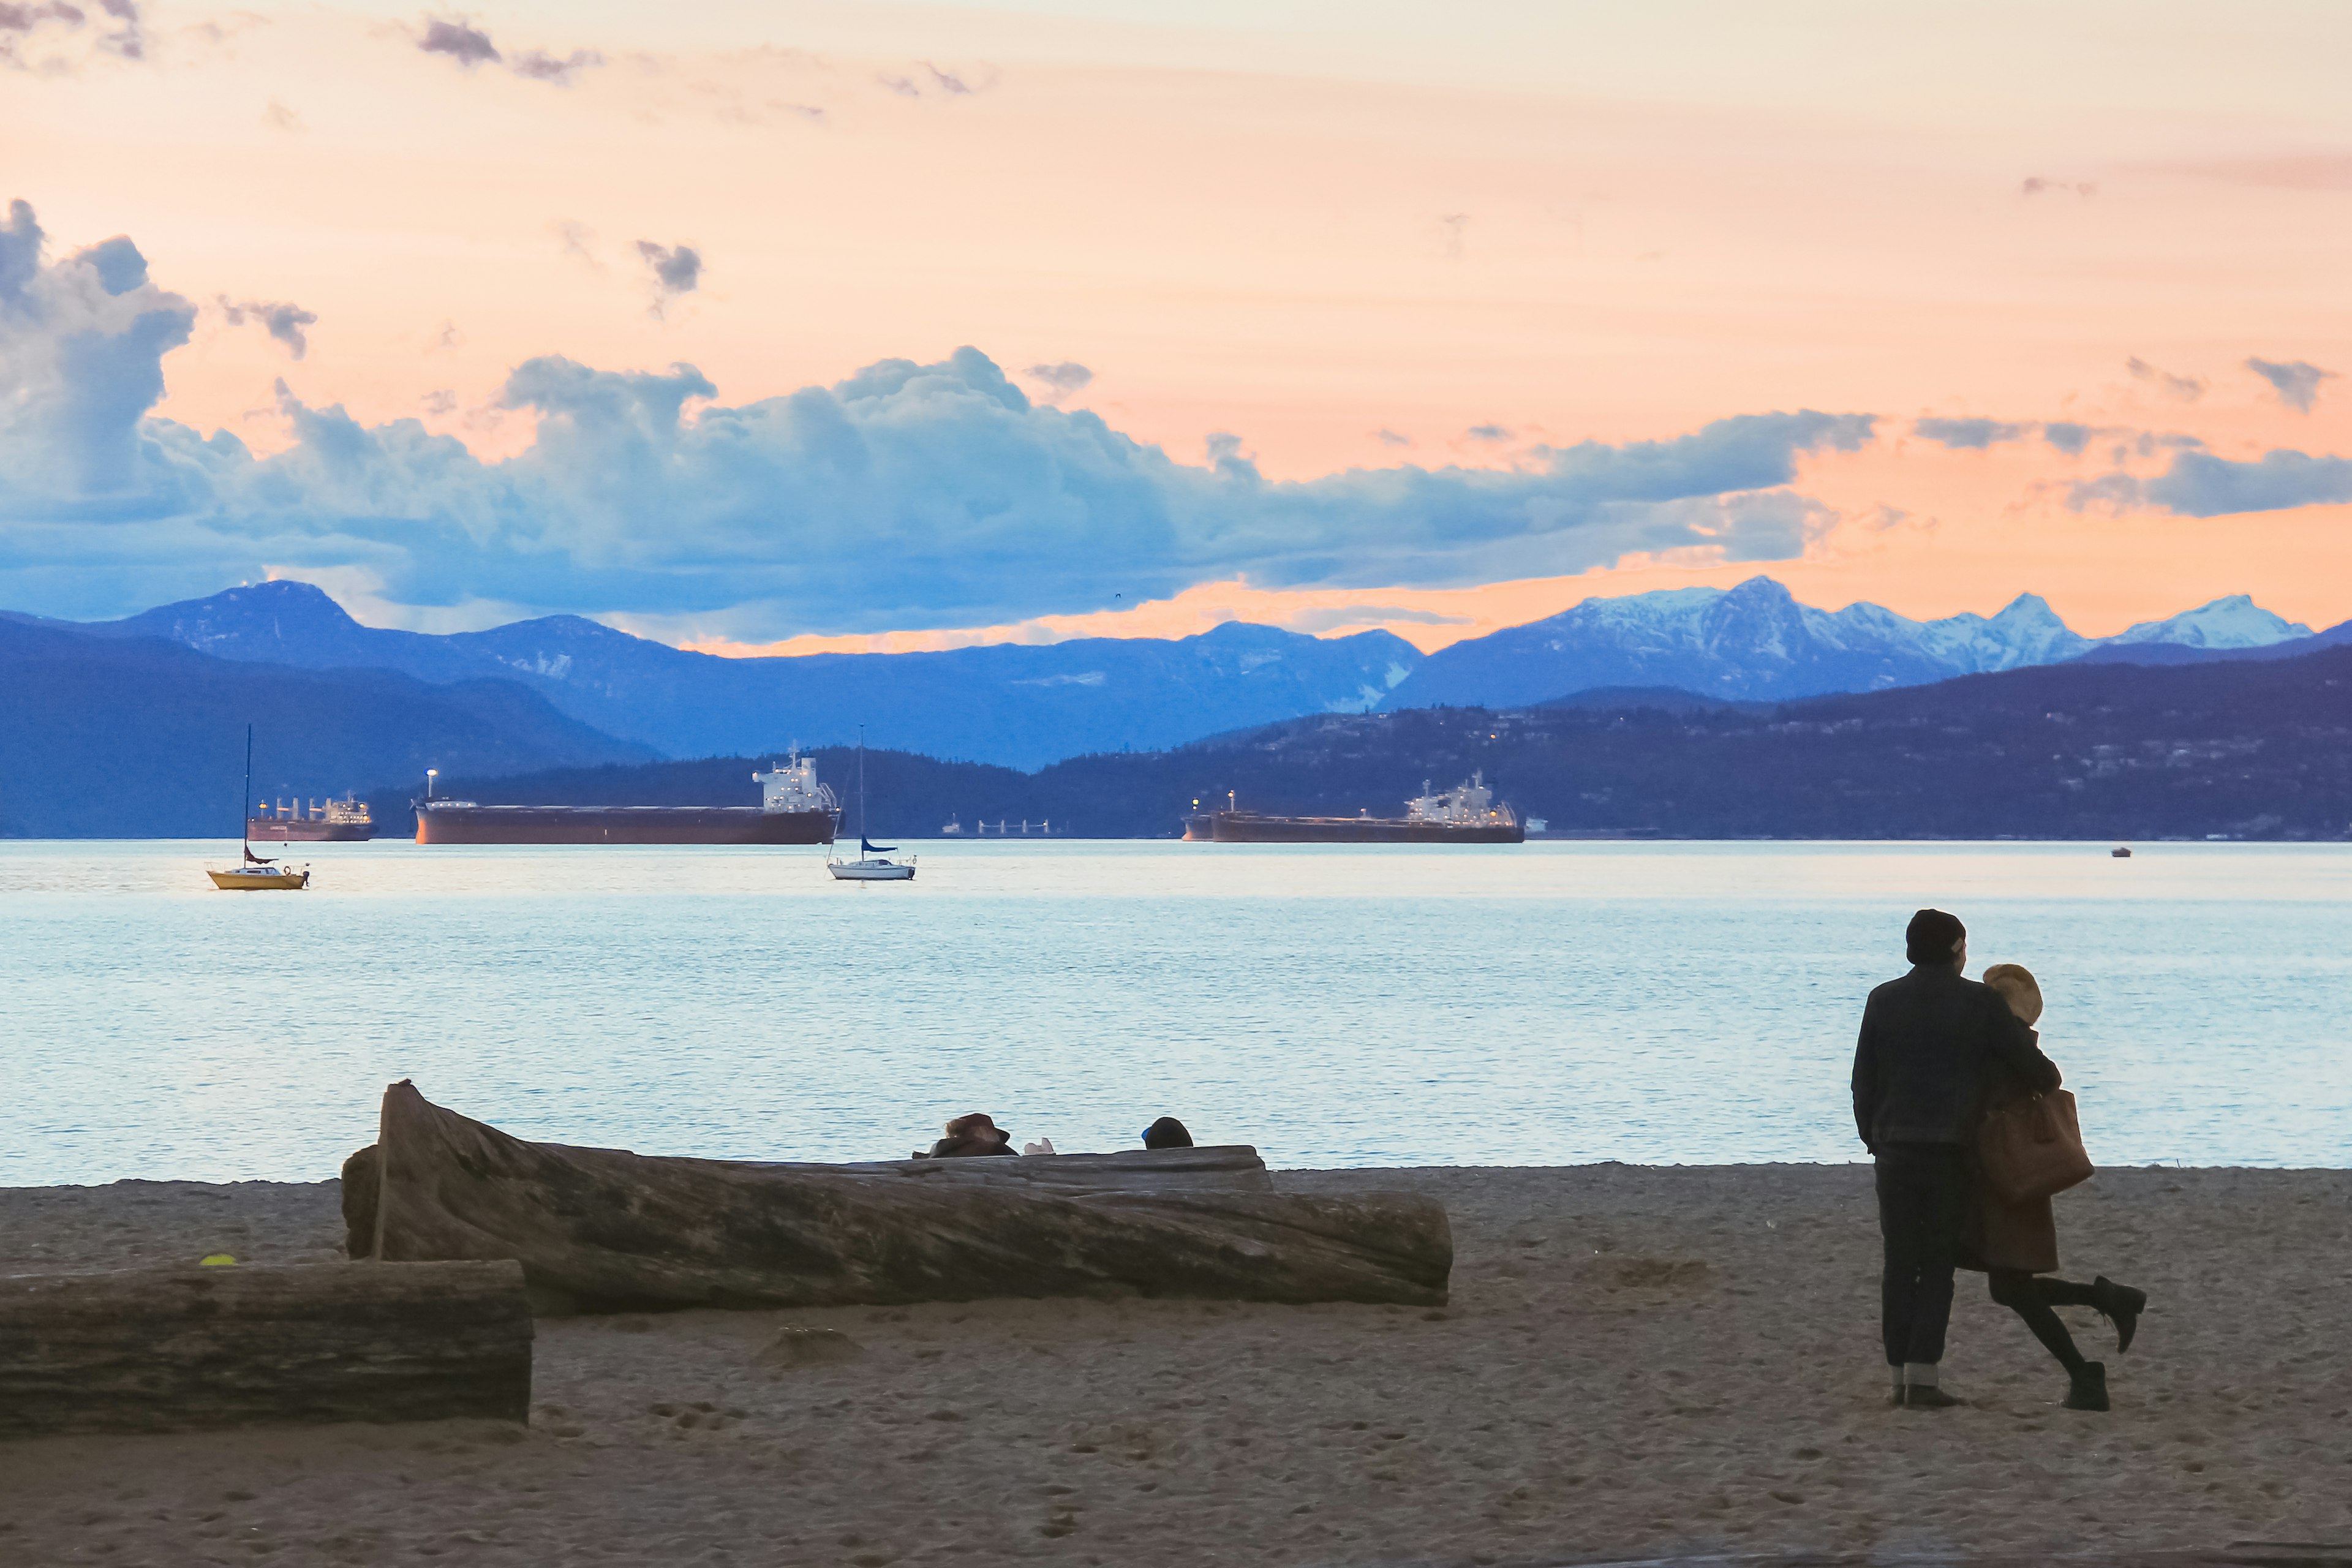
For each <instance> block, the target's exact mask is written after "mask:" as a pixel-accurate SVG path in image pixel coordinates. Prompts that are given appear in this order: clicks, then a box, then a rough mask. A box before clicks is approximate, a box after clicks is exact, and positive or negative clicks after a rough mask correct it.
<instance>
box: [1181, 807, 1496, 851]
mask: <svg viewBox="0 0 2352 1568" xmlns="http://www.w3.org/2000/svg"><path fill="white" fill-rule="evenodd" d="M1210 826H1211V834H1210V837H1213V838H1214V840H1215V841H1216V842H1217V843H1219V844H1521V843H1525V842H1526V841H1527V830H1526V829H1525V828H1523V827H1521V826H1519V825H1518V824H1517V823H1516V822H1512V823H1480V824H1476V825H1465V826H1452V825H1449V824H1446V823H1442V822H1415V821H1413V820H1412V818H1410V817H1402V816H1259V815H1257V814H1256V813H1255V812H1249V811H1221V812H1219V813H1217V815H1216V817H1215V819H1214V820H1213V822H1212V823H1211V825H1210ZM1184 836H1185V837H1187V838H1190V837H1192V833H1191V831H1189V828H1188V831H1187V832H1186V833H1185V835H1184Z"/></svg>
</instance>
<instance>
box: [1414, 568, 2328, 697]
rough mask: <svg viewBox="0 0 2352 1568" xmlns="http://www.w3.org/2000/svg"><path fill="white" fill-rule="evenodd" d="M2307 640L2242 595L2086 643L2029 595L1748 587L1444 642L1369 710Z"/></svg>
mask: <svg viewBox="0 0 2352 1568" xmlns="http://www.w3.org/2000/svg"><path fill="white" fill-rule="evenodd" d="M2309 635H2310V628H2309V627H2308V626H2301V625H2298V624H2296V623H2294V622H2291V621H2287V620H2284V619H2282V618H2281V617H2279V616H2274V615H2273V614H2271V613H2270V612H2269V611H2268V610H2264V609H2261V608H2259V607H2257V606H2256V605H2254V604H2253V603H2252V600H2250V599H2248V598H2247V597H2246V596H2245V595H2242V594H2241V595H2232V596H2231V597H2229V598H2225V599H2216V600H2214V601H2213V602H2212V603H2211V604H2210V605H2203V606H2200V608H2198V609H2194V610H2189V611H2188V612H2186V613H2184V614H2181V615H2178V616H2173V617H2172V618H2170V619H2169V620H2163V621H2149V622H2146V623H2143V624H2142V625H2139V626H2133V627H2132V628H2131V629H2130V630H2128V631H2126V632H2124V633H2121V634H2120V635H2118V636H2117V637H2112V638H2106V639H2093V638H2090V637H2083V636H2081V635H2080V634H2078V633H2076V632H2074V631H2073V630H2071V629H2070V628H2069V627H2068V626H2067V625H2066V623H2065V622H2064V621H2063V620H2061V619H2059V618H2058V615H2057V612H2055V611H2054V610H2053V609H2051V607H2050V606H2049V605H2048V604H2047V603H2045V602H2044V601H2043V600H2042V597H2041V596H2040V595H2034V594H2021V595H2018V596H2017V597H2016V598H2015V599H2014V600H2012V601H2011V602H2010V604H2009V605H2008V606H2007V607H2006V608H2004V609H2003V610H2001V611H2000V614H1998V615H1995V616H1979V615H1961V616H1948V617H1947V618H1945V619H1943V620H1937V621H1915V620H1913V619H1911V618H1910V617H1909V616H1899V615H1896V614H1895V612H1894V611H1892V610H1889V609H1885V608H1884V607H1882V606H1880V605H1869V604H1855V605H1847V606H1846V607H1845V608H1844V609H1843V610H1835V611H1830V610H1817V609H1814V608H1813V607H1812V606H1811V605H1801V604H1799V603H1797V601H1796V599H1795V598H1794V597H1792V596H1791V595H1790V593H1789V590H1788V589H1787V588H1785V587H1783V586H1782V585H1781V584H1779V583H1776V582H1774V581H1773V580H1772V579H1771V578H1769V577H1751V578H1749V579H1748V581H1747V582H1745V583H1742V584H1739V585H1738V587H1736V588H1731V589H1722V588H1669V589H1663V590H1660V591H1658V592H1655V593H1649V594H1632V595H1623V596H1622V597H1618V598H1593V599H1587V600H1585V601H1584V602H1583V603H1582V604H1580V605H1576V606H1574V607H1573V608H1571V609H1569V610H1565V611H1563V612H1561V613H1560V614H1559V615H1557V616H1550V617H1549V618H1548V619H1545V620H1540V621H1534V622H1530V623H1529V624H1528V625H1526V626H1510V627H1507V628H1506V629H1504V630H1502V631H1499V632H1495V633H1493V634H1491V635H1489V636H1486V637H1475V638H1471V639H1469V640H1467V641H1465V642H1459V643H1455V644H1454V646H1453V647H1448V648H1444V649H1442V650H1440V651H1439V652H1437V653H1435V654H1433V655H1431V656H1430V657H1429V658H1427V659H1425V660H1424V661H1423V663H1422V666H1421V668H1419V669H1417V670H1415V671H1414V672H1413V674H1412V676H1411V677H1410V678H1409V679H1406V680H1405V681H1403V682H1402V684H1400V685H1399V686H1398V687H1397V689H1395V690H1394V691H1393V692H1391V694H1390V696H1389V700H1387V702H1385V703H1384V704H1382V706H1383V707H1387V708H1392V709H1394V708H1425V707H1431V706H1433V705H1436V704H1439V703H1454V704H1460V705H1463V706H1484V707H1516V706H1521V705H1525V704H1528V703H1532V702H1542V701H1547V700H1550V699H1552V698H1556V697H1564V696H1567V695H1569V694H1570V693H1571V692H1576V691H1583V690H1588V689H1593V688H1597V687H1601V688H1605V687H1626V686H1647V687H1678V688H1680V689H1683V690H1685V691H1696V692H1699V693H1702V694H1704V695H1706V696H1710V697H1723V698H1733V699H1740V700H1751V701H1753V700H1780V699H1785V698H1795V697H1811V696H1818V695H1820V694H1822V693H1825V692H1832V691H1872V690H1877V689H1881V688H1885V687H1893V686H1916V685H1921V684H1924V683H1926V682H1927V681H1932V680H1945V679H1950V678H1951V677H1953V676H1956V675H1975V674H1980V673H1983V672H1985V671H1989V670H2000V669H2015V668H2020V667H2021V666H2025V665H2039V664H2056V663H2059V662H2061V661H2063V660H2066V659H2070V658H2082V657H2083V656H2084V655H2085V654H2089V653H2092V652H2093V651H2094V650H2095V649H2098V648H2100V647H2103V646H2105V645H2106V644H2109V643H2113V644H2150V643H2162V644H2176V645H2179V646H2182V647H2194V648H2212V649H2221V648H2242V647H2266V646H2268V645H2270V644H2273V643H2279V642H2283V641H2285V640H2288V639H2290V638H2294V637H2308V636H2309Z"/></svg>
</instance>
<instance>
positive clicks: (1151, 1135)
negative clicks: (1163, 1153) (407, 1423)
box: [1143, 1116, 1192, 1149]
mask: <svg viewBox="0 0 2352 1568" xmlns="http://www.w3.org/2000/svg"><path fill="white" fill-rule="evenodd" d="M1143 1146H1144V1147H1145V1148H1147V1149H1190V1148H1191V1147H1192V1134H1191V1133H1190V1132H1187V1131H1184V1124H1183V1123H1182V1122H1181V1121H1177V1120H1176V1119H1175V1118H1174V1117H1172V1116H1163V1117H1161V1118H1160V1120H1159V1121H1155V1122H1153V1123H1152V1124H1151V1125H1150V1126H1149V1127H1147V1128H1145V1129H1144V1130H1143Z"/></svg>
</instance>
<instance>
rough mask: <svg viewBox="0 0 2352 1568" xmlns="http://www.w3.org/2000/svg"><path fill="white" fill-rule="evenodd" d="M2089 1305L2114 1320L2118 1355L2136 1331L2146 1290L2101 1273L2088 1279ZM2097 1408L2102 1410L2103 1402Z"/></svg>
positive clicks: (2107, 1318) (2109, 1319)
mask: <svg viewBox="0 0 2352 1568" xmlns="http://www.w3.org/2000/svg"><path fill="white" fill-rule="evenodd" d="M2091 1305H2092V1307H2093V1308H2094V1309H2095V1310H2097V1311H2098V1313H2099V1315H2100V1316H2102V1317H2104V1318H2105V1319H2106V1320H2107V1321H2109V1322H2111V1323H2113V1324H2115V1326H2116V1354H2118V1355H2121V1354H2122V1353H2123V1352H2126V1351H2127V1350H2129V1349H2131V1347H2132V1336H2133V1335H2135V1334H2137V1333H2138V1332H2139V1315H2140V1314H2141V1313H2142V1312H2144V1311H2146V1310H2147V1291H2145V1290H2135V1289H2132V1288H2131V1287H2130V1286H2128V1285H2118V1284H2116V1282H2115V1281H2114V1280H2112V1279H2108V1278H2107V1277H2106V1276H2105V1275H2104V1274H2102V1275H2100V1276H2099V1277H2098V1278H2097V1279H2094V1280H2092V1281H2091ZM2099 1408H2101V1409H2103V1410H2104V1409H2105V1408H2106V1406H2105V1405H2101V1406H2100V1407H2099Z"/></svg>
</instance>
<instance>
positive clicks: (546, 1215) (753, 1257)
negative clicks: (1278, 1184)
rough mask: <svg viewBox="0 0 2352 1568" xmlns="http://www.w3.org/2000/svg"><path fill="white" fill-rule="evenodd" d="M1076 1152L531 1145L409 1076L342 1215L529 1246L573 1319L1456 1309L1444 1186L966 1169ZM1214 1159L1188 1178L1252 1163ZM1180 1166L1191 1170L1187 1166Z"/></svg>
mask: <svg viewBox="0 0 2352 1568" xmlns="http://www.w3.org/2000/svg"><path fill="white" fill-rule="evenodd" d="M1191 1153H1192V1154H1194V1155H1196V1156H1198V1155H1208V1154H1216V1153H1220V1152H1216V1151H1200V1150H1195V1151H1191ZM1076 1158H1077V1157H1076V1156H1069V1155H1057V1156H1055V1157H1054V1158H1052V1159H1046V1158H1044V1157H1040V1158H1037V1159H1034V1160H1032V1159H1018V1160H1007V1159H996V1160H987V1159H979V1160H953V1161H938V1162H931V1161H908V1162H896V1161H894V1162H890V1163H888V1166H887V1167H885V1166H866V1167H856V1166H840V1165H761V1164H749V1163H734V1162H728V1161H721V1160H686V1159H667V1158H657V1157H653V1156H647V1155H640V1154H633V1153H630V1152H627V1151H625V1150H619V1149H578V1148H569V1147H566V1146H564V1145H562V1144H554V1143H526V1142H522V1141H521V1140H520V1139H516V1138H511V1137H509V1136H508V1135H507V1134H505V1133H503V1132H500V1131H498V1130H497V1129H496V1128H493V1127H488V1126H485V1125H483V1124H482V1123H481V1122H478V1121H469V1120H468V1119H467V1118H466V1117H463V1116H460V1115H458V1114H457V1113H456V1112H455V1111H451V1110H444V1109H442V1108H441V1107H439V1106H436V1105H434V1104H432V1103H431V1102H430V1101H428V1100H425V1097H424V1096H423V1095H421V1094H419V1093H418V1092H417V1091H416V1089H415V1087H414V1086H413V1085H411V1084H409V1083H407V1082H405V1081H403V1082H400V1083H396V1084H394V1085H392V1086H391V1087H390V1088H389V1089H385V1091H384V1096H383V1117H382V1121H381V1126H380V1131H379V1135H378V1138H377V1141H376V1143H375V1145H374V1147H373V1151H370V1150H362V1151H361V1152H359V1153H358V1154H355V1155H353V1156H352V1160H351V1162H350V1163H347V1164H346V1165H345V1167H344V1202H345V1210H344V1214H345V1217H346V1219H347V1221H350V1222H352V1223H353V1235H352V1254H353V1256H355V1257H361V1256H373V1257H376V1258H389V1259H394V1260H400V1259H421V1258H514V1259H516V1260H517V1261H519V1262H520V1263H521V1265H522V1268H523V1273H524V1276H525V1278H526V1279H528V1280H529V1282H530V1286H531V1288H532V1291H533V1297H534V1300H539V1301H541V1303H542V1305H544V1306H547V1307H550V1308H553V1309H556V1310H561V1309H563V1308H566V1307H572V1308H577V1309H579V1310H590V1311H596V1310H622V1309H627V1308H660V1307H688V1306H697V1307H809V1306H839V1305H850V1304H858V1303H895V1302H905V1301H942V1300H974V1299H977V1298H980V1297H985V1296H1031V1297H1035V1296H1084V1295H1144V1296H1193V1297H1209V1298H1214V1299H1222V1300H1255V1301H1403V1302H1412V1303H1416V1304H1425V1305H1441V1304H1443V1303H1444V1300H1445V1294H1446V1279H1447V1276H1448V1275H1449V1274H1450V1272H1451V1271H1452V1268H1453V1262H1454V1243H1453V1237H1452V1234H1451V1232H1450V1230H1449V1229H1448V1227H1447V1225H1446V1220H1445V1210H1444V1207H1442V1206H1441V1205H1438V1204H1437V1203H1435V1202H1434V1201H1433V1200H1432V1199H1429V1198H1425V1197H1421V1196H1418V1195H1415V1194H1402V1193H1387V1194H1368V1195H1366V1196H1364V1197H1360V1198H1354V1199H1337V1198H1309V1197H1295V1196H1284V1195H1280V1194H1275V1193H1272V1192H1265V1191H1219V1190H1215V1189H1210V1190H1200V1189H1198V1188H1194V1187H1154V1188H1152V1189H1150V1190H1143V1191H1118V1190H1109V1191H1103V1190H1078V1189H1061V1188H1058V1187H1056V1186H1054V1185H1050V1184H1047V1183H1045V1182H1043V1181H1039V1180H1034V1179H1029V1178H1026V1177H1024V1176H1020V1175H1017V1174H1016V1173H1014V1172H1013V1171H1011V1170H1004V1173H1003V1174H1002V1175H997V1176H991V1175H988V1174H985V1173H978V1172H973V1173H966V1172H964V1171H963V1170H962V1169H961V1167H968V1166H993V1167H997V1168H999V1169H1000V1170H1003V1168H1005V1167H1014V1166H1025V1167H1045V1166H1048V1165H1055V1164H1058V1163H1060V1162H1061V1161H1064V1160H1071V1159H1076ZM1100 1158H1102V1159H1105V1160H1111V1161H1120V1162H1132V1161H1136V1160H1148V1159H1152V1158H1157V1156H1156V1155H1155V1156H1146V1155H1133V1156H1127V1155H1122V1156H1102V1157H1100ZM1251 1159H1252V1160H1253V1161H1254V1160H1255V1153H1254V1152H1253V1153H1252V1155H1251ZM1208 1163H1209V1165H1210V1166H1211V1167H1212V1168H1211V1169H1209V1170H1207V1171H1205V1172H1202V1171H1200V1170H1195V1171H1193V1172H1192V1173H1191V1174H1192V1176H1193V1177H1194V1178H1198V1177H1199V1176H1201V1175H1202V1174H1206V1175H1208V1176H1210V1177H1212V1178H1214V1179H1219V1180H1223V1179H1230V1178H1231V1176H1232V1175H1233V1172H1231V1171H1230V1170H1227V1171H1223V1172H1220V1171H1218V1170H1216V1169H1214V1168H1213V1167H1214V1166H1215V1165H1216V1164H1217V1163H1218V1162H1217V1161H1214V1160H1212V1161H1210V1162H1208ZM1225 1163H1228V1164H1230V1163H1231V1162H1230V1161H1227V1162H1225ZM900 1165H916V1166H937V1167H950V1166H952V1167H958V1169H956V1170H953V1171H947V1170H940V1171H939V1172H938V1173H921V1174H916V1173H901V1172H899V1171H898V1169H897V1167H898V1166H900ZM1166 1168H1167V1169H1168V1170H1169V1171H1170V1172H1171V1173H1182V1172H1183V1169H1184V1167H1183V1163H1182V1161H1181V1159H1179V1160H1176V1161H1171V1163H1170V1165H1169V1166H1168V1167H1166ZM1257 1174H1258V1179H1260V1180H1263V1166H1259V1167H1258V1168H1257Z"/></svg>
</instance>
